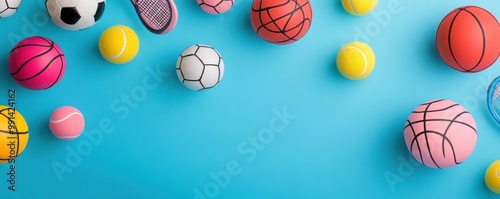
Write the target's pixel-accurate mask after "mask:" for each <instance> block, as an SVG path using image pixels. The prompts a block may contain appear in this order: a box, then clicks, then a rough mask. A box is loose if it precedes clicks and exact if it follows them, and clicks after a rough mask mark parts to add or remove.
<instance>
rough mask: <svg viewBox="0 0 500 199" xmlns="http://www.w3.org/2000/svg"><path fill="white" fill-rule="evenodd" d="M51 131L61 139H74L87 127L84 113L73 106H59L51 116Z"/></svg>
mask: <svg viewBox="0 0 500 199" xmlns="http://www.w3.org/2000/svg"><path fill="white" fill-rule="evenodd" d="M49 127H50V131H51V132H52V134H54V136H56V137H57V138H59V139H61V140H72V139H75V138H77V137H78V136H80V135H81V134H82V132H83V129H84V128H85V120H84V118H83V115H82V113H81V112H80V111H79V110H78V109H76V108H75V107H72V106H62V107H59V108H57V109H56V110H55V111H54V112H53V113H52V115H51V116H50V121H49Z"/></svg>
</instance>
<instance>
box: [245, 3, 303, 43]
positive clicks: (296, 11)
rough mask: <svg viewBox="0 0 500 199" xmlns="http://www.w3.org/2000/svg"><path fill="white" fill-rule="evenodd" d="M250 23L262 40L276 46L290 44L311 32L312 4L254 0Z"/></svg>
mask: <svg viewBox="0 0 500 199" xmlns="http://www.w3.org/2000/svg"><path fill="white" fill-rule="evenodd" d="M250 21H251V23H252V27H253V29H254V30H255V32H256V33H257V34H258V35H259V36H260V37H261V38H262V39H264V40H266V41H268V42H271V43H275V44H290V43H293V42H295V41H297V40H299V39H300V38H302V37H303V36H304V35H305V34H306V33H307V31H308V30H309V27H310V26H311V22H312V8H311V3H310V2H309V0H254V1H253V4H252V9H251V11H250Z"/></svg>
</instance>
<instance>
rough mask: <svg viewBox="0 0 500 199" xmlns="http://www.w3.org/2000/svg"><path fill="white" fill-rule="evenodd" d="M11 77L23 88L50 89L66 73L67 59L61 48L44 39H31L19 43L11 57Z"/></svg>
mask: <svg viewBox="0 0 500 199" xmlns="http://www.w3.org/2000/svg"><path fill="white" fill-rule="evenodd" d="M9 71H10V75H11V76H12V78H13V79H14V81H16V83H18V84H19V85H21V86H22V87H25V88H28V89H32V90H43V89H48V88H50V87H52V86H54V85H55V84H57V83H58V82H59V81H60V80H61V78H62V77H63V75H64V72H65V71H66V58H65V56H64V54H63V52H62V50H61V48H59V46H58V45H57V44H56V43H54V42H53V41H52V40H50V39H47V38H44V37H29V38H26V39H24V40H22V41H21V42H19V43H18V44H17V45H16V46H14V48H13V49H12V51H11V52H10V56H9Z"/></svg>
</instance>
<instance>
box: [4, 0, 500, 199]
mask: <svg viewBox="0 0 500 199" xmlns="http://www.w3.org/2000/svg"><path fill="white" fill-rule="evenodd" d="M176 3H177V7H178V10H179V22H178V25H177V27H176V28H175V29H174V30H173V31H172V32H171V33H168V34H166V35H154V34H151V33H149V32H148V31H147V30H146V29H145V28H144V27H143V26H142V24H141V23H140V21H139V19H138V18H137V16H136V14H135V12H134V10H133V7H132V6H131V4H130V3H129V1H118V0H108V2H107V7H106V10H105V13H104V15H103V17H102V18H101V20H100V21H99V23H98V24H96V25H95V26H94V27H92V28H90V29H87V30H83V31H79V32H70V31H65V30H63V29H60V28H59V27H57V26H56V25H55V24H53V23H52V21H50V19H48V16H47V13H46V11H45V9H44V8H43V1H41V0H38V1H31V0H24V2H23V3H22V6H21V8H20V10H19V11H18V13H17V14H16V15H14V16H12V17H9V18H5V19H0V25H1V27H2V28H1V30H0V46H1V48H0V63H1V66H3V67H5V70H1V71H0V76H1V78H0V92H5V95H1V94H0V96H4V97H5V103H4V104H6V102H7V90H8V89H9V88H15V89H17V98H16V99H17V105H16V106H17V109H18V110H19V111H20V112H21V113H22V114H23V115H24V117H25V118H26V120H27V121H28V123H29V127H30V140H29V144H28V146H27V148H26V150H25V152H24V153H23V154H22V155H21V156H20V157H19V158H18V159H17V163H16V167H17V169H16V172H17V175H16V179H17V181H16V192H12V191H9V190H8V189H7V186H8V183H7V182H6V179H7V178H8V176H7V175H6V173H7V172H8V170H9V168H8V167H9V164H5V165H0V197H2V198H194V197H195V190H200V192H203V194H204V197H207V198H209V197H217V198H336V197H342V198H346V197H350V198H361V197H363V198H368V197H382V196H385V197H391V198H393V197H398V198H403V197H404V198H418V197H429V198H442V197H447V198H486V197H494V196H495V194H493V193H492V192H491V191H489V190H488V189H487V187H486V186H485V184H484V172H485V170H486V168H487V167H488V165H489V164H490V163H492V162H493V161H494V160H496V159H500V154H499V149H500V144H499V143H500V134H499V126H498V124H496V123H495V122H494V120H493V119H492V118H491V117H490V115H489V113H488V112H487V108H486V100H485V96H486V95H485V94H486V89H487V86H488V84H489V82H490V81H491V80H492V79H493V78H494V77H496V76H497V75H499V74H500V67H499V66H500V62H497V63H496V64H495V65H493V66H492V67H491V68H489V69H487V70H485V71H483V72H480V73H477V74H462V73H459V72H457V71H454V70H453V69H451V68H449V67H447V66H446V65H445V64H444V63H443V62H442V61H441V60H440V58H439V56H438V55H437V52H436V50H435V47H434V45H435V44H434V36H435V31H436V29H437V26H438V24H439V22H440V21H441V19H442V18H443V17H444V16H445V15H446V14H447V13H448V12H450V11H451V10H453V9H454V8H456V7H459V6H462V5H468V4H470V3H471V2H470V1H466V0H456V1H432V2H431V1H425V2H423V1H416V0H413V1H409V0H386V1H380V2H379V4H378V6H377V8H376V9H375V12H373V13H372V14H370V15H367V16H363V17H355V16H352V15H349V14H348V13H347V12H345V11H344V10H343V8H342V6H341V4H340V1H338V0H335V1H322V0H312V1H311V3H312V5H313V10H314V20H313V23H312V26H311V29H310V30H309V32H308V34H307V35H306V36H305V37H304V38H303V39H302V40H300V41H299V42H296V43H294V44H291V45H287V46H278V45H273V44H269V43H266V42H265V41H263V40H261V39H260V38H259V37H258V36H257V35H256V34H255V33H254V32H253V30H252V28H251V26H250V22H249V10H250V6H251V3H252V2H251V0H237V1H236V3H235V5H234V6H233V8H232V9H231V10H230V11H229V12H227V13H225V14H223V15H219V16H217V15H209V14H206V13H204V12H203V11H202V10H201V9H200V8H199V7H198V6H197V3H196V1H195V0H178V1H176ZM474 3H477V5H479V6H482V7H484V8H486V9H488V10H489V11H490V12H492V13H493V14H494V15H495V16H497V17H499V16H500V2H498V1H495V0H487V1H480V2H474ZM390 4H394V5H395V8H397V9H396V10H394V9H389V7H390V6H389V5H390ZM40 5H41V6H40ZM375 13H377V14H378V15H377V14H375ZM384 14H386V15H384ZM382 15H384V16H386V18H383V17H382V18H383V19H386V20H380V18H378V19H377V16H382ZM387 16H389V18H390V19H389V18H388V17H387ZM116 24H124V25H128V26H130V27H132V28H133V29H134V30H135V31H136V32H137V34H138V35H139V38H140V41H141V50H140V52H139V54H138V56H137V57H136V58H135V59H134V60H133V61H132V62H130V63H128V64H126V65H113V64H110V63H108V62H106V61H105V60H104V59H102V57H101V56H100V54H99V51H98V48H97V42H98V39H99V36H100V34H101V33H102V31H104V30H105V29H106V28H108V27H110V26H112V25H116ZM359 32H363V33H364V34H366V37H360V36H359V35H358V34H359ZM32 35H40V36H46V37H49V38H51V39H53V40H54V41H55V42H57V43H58V44H59V45H60V46H61V48H62V49H63V50H64V52H65V54H66V55H67V62H68V65H67V70H66V74H65V76H64V78H63V79H62V81H61V82H60V83H59V84H57V85H56V86H54V87H53V88H51V89H49V90H45V91H31V90H27V89H24V88H21V87H19V86H17V85H16V84H15V83H14V82H13V81H12V79H11V78H10V76H9V74H8V72H7V69H6V68H7V57H8V54H9V51H10V49H11V48H12V47H13V46H14V45H15V43H16V42H17V41H18V40H17V39H16V38H25V37H28V36H32ZM357 35H358V36H357ZM357 39H360V40H362V41H365V42H367V43H368V44H369V45H370V46H371V47H372V48H373V50H374V52H375V54H376V56H377V63H376V66H375V70H374V71H373V73H372V74H371V75H370V76H369V77H368V78H367V79H364V80H362V81H350V80H347V79H345V78H343V77H342V76H341V75H340V74H339V73H338V71H337V69H336V67H335V58H336V54H337V52H338V50H339V49H340V47H341V46H342V45H344V44H346V43H348V42H351V41H353V40H357ZM196 43H202V44H209V45H212V46H214V47H215V48H217V49H218V51H219V52H220V53H221V54H222V56H223V57H224V60H225V63H226V73H225V76H224V78H223V80H222V82H221V83H220V84H219V85H218V86H217V87H215V88H214V89H212V90H208V91H203V92H193V91H190V90H188V89H187V88H185V87H184V86H182V85H181V84H180V83H179V81H178V79H177V76H176V74H175V62H176V60H177V56H178V55H179V54H180V53H181V52H182V50H184V49H185V48H187V47H188V46H190V45H192V44H196ZM157 67H159V68H160V70H161V71H165V72H168V73H169V75H168V76H166V75H165V76H162V78H161V79H160V80H162V81H161V83H160V84H159V86H158V87H157V88H155V89H152V90H148V91H147V96H145V97H144V98H143V99H140V100H138V102H137V106H136V107H134V108H132V107H130V106H124V105H125V104H123V103H121V102H120V99H121V96H122V95H130V94H131V93H133V92H137V90H140V89H141V88H143V86H142V81H143V79H144V78H150V77H151V75H150V72H148V70H147V68H150V69H153V70H155V68H157ZM165 72H162V73H165ZM436 98H445V99H450V100H453V101H456V102H458V103H460V104H462V105H464V106H465V107H466V108H467V109H468V110H469V111H470V112H471V113H472V114H473V116H474V118H475V120H476V123H477V126H478V141H477V145H476V148H475V150H474V152H473V153H472V155H471V156H470V157H469V158H468V159H467V160H466V161H465V162H464V163H463V164H461V165H458V166H456V167H453V168H449V169H445V170H436V169H431V168H427V167H425V166H422V165H419V164H412V163H414V159H413V158H412V157H410V154H409V152H408V150H407V149H406V146H405V144H404V140H403V127H404V123H405V120H406V118H407V116H408V115H409V113H410V112H411V111H412V110H413V109H414V108H415V107H416V106H418V105H419V104H420V103H423V102H425V101H427V100H431V99H436ZM114 103H118V104H117V106H120V107H122V106H123V107H126V109H128V110H129V114H128V115H125V114H123V112H119V111H117V110H115V109H113V108H112V105H113V104H114ZM63 105H71V106H75V107H77V108H79V109H80V110H81V111H82V113H83V114H84V115H85V120H86V128H85V129H86V130H85V132H84V135H82V136H81V137H79V138H78V139H76V140H73V141H69V142H65V141H60V140H58V139H56V138H55V137H54V136H53V135H52V134H51V133H50V131H49V129H48V120H49V117H50V114H51V112H52V111H53V110H54V109H56V108H57V107H59V106H63ZM123 107H122V108H123ZM283 109H286V111H287V112H288V113H289V114H293V115H295V118H293V119H290V120H289V123H288V124H287V125H286V127H285V128H284V129H283V130H282V131H281V132H276V133H274V134H273V135H274V137H272V139H268V140H266V141H268V143H267V144H265V145H264V147H265V148H264V147H263V148H260V149H261V150H257V149H256V148H255V147H253V148H252V147H251V145H249V144H248V138H249V137H252V136H254V137H255V136H258V135H259V133H260V132H262V131H266V128H268V127H270V126H269V125H270V122H272V121H274V120H275V119H273V118H277V116H278V115H276V113H275V112H276V111H279V112H280V111H283ZM106 121H108V122H109V121H111V124H112V127H114V129H112V131H111V132H110V133H102V132H99V130H96V129H99V126H100V123H101V122H106ZM278 121H279V120H278ZM90 132H94V133H96V132H97V133H98V134H101V135H103V137H102V141H101V142H97V143H94V144H90V142H89V138H88V137H87V136H85V135H92V134H91V133H90ZM94 135H95V134H94ZM266 138H268V137H266ZM85 146H87V147H88V146H90V147H91V149H88V148H85ZM239 146H240V147H241V146H243V149H244V151H242V150H241V149H240V150H239V148H238V147H239ZM79 147H80V148H79ZM82 147H83V148H82ZM78 149H80V152H78ZM82 149H83V150H82ZM71 151H77V152H76V153H77V154H79V156H80V158H81V162H78V163H74V162H73V163H74V164H71V163H69V164H68V162H67V161H66V158H67V156H68V154H71ZM250 151H251V152H252V153H250ZM81 152H84V153H81ZM254 152H255V153H254ZM73 155H74V154H73ZM228 163H229V164H234V163H238V167H237V168H236V170H238V172H236V173H234V172H233V174H235V175H231V176H230V179H229V180H227V179H226V180H224V181H226V182H227V183H226V182H224V183H225V184H222V185H223V187H220V186H219V185H216V184H217V181H216V180H214V179H213V177H211V172H212V173H216V174H217V173H219V174H220V171H224V170H226V166H227V164H228ZM53 165H66V167H67V169H69V171H71V172H66V173H64V174H62V175H59V177H60V178H58V175H57V172H55V170H54V166H53ZM232 166H234V165H232ZM387 176H391V177H392V178H391V179H392V180H395V179H397V180H399V181H391V180H388V179H387ZM226 184H227V185H226ZM215 186H217V188H214V187H215ZM207 187H208V192H207V193H208V195H206V194H207V193H204V192H205V191H207V190H205V188H207Z"/></svg>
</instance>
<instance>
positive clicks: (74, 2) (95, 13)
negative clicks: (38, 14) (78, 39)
mask: <svg viewBox="0 0 500 199" xmlns="http://www.w3.org/2000/svg"><path fill="white" fill-rule="evenodd" d="M45 6H46V7H47V11H48V13H49V15H50V18H51V19H52V21H54V23H55V24H57V25H58V26H59V27H61V28H63V29H66V30H82V29H86V28H89V27H91V26H93V25H94V24H96V23H97V21H99V19H100V18H101V16H102V14H103V13H104V7H106V0H46V1H45Z"/></svg>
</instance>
